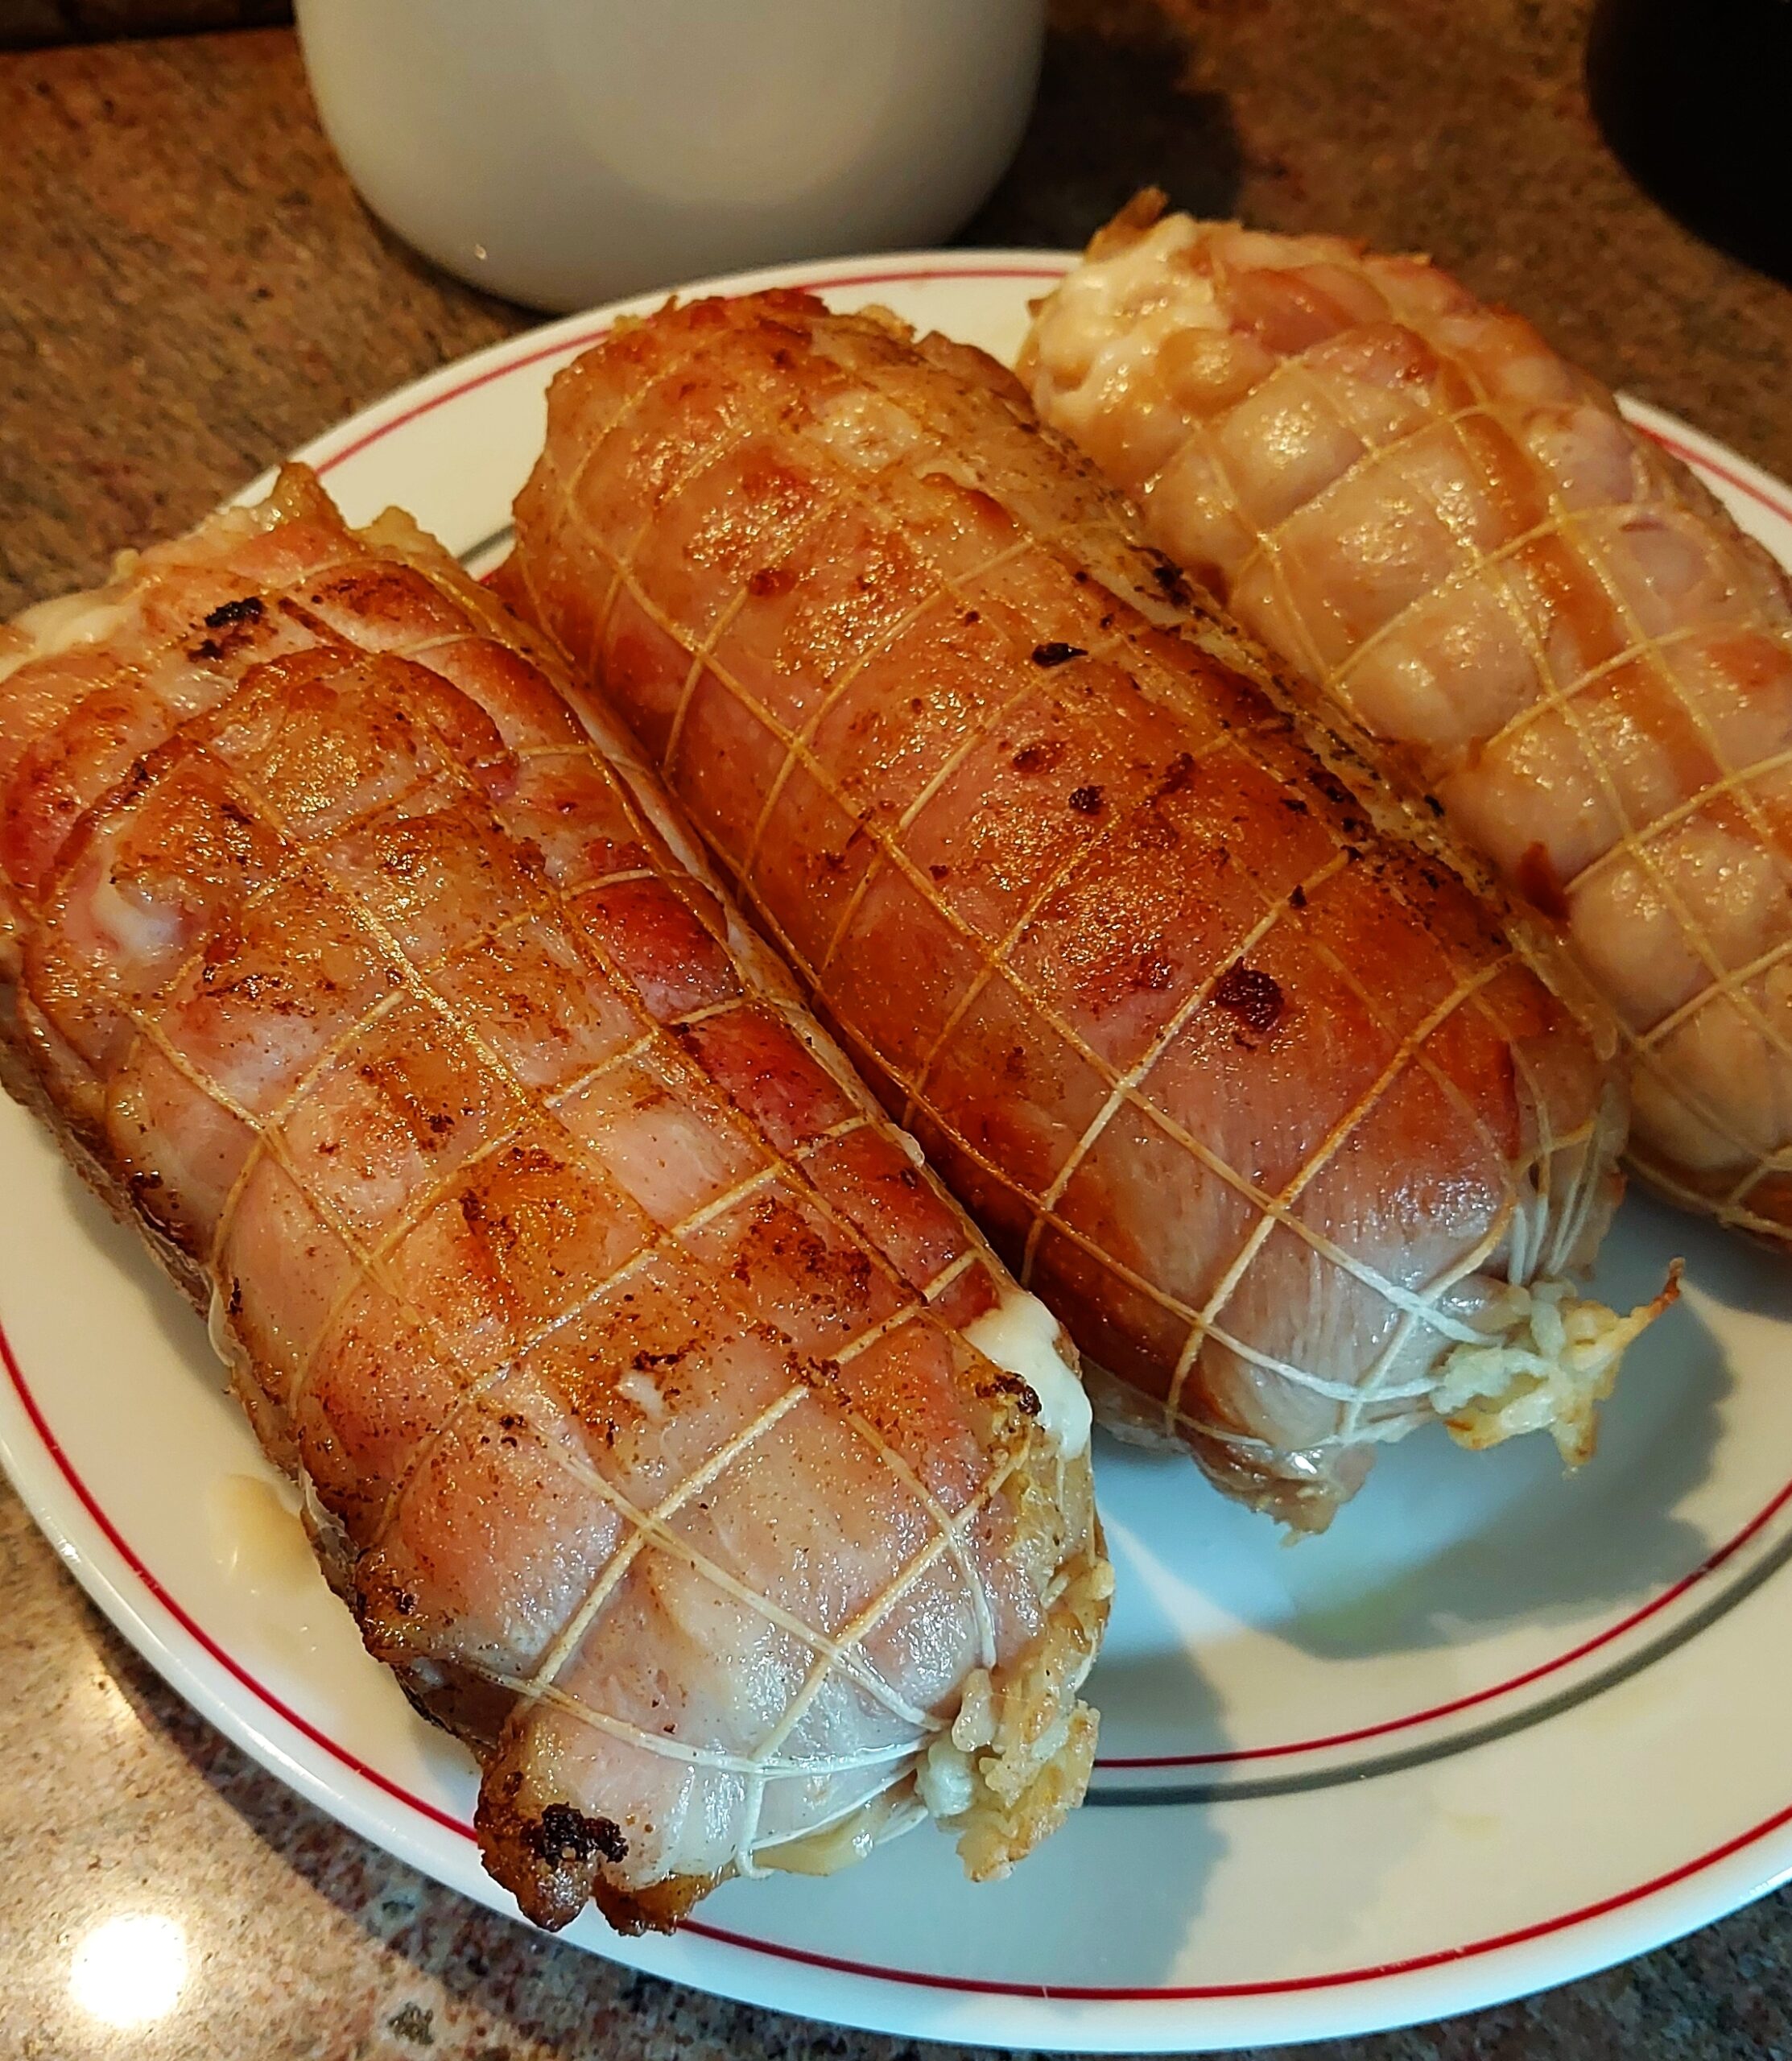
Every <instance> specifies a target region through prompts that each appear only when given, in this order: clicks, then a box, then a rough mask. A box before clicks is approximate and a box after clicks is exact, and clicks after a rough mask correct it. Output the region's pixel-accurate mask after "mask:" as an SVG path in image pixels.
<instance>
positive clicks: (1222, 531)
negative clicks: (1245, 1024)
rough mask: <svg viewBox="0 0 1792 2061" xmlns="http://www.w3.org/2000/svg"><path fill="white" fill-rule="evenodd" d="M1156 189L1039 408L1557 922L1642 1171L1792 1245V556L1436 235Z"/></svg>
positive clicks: (1088, 272) (1071, 293)
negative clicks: (1174, 205)
mask: <svg viewBox="0 0 1792 2061" xmlns="http://www.w3.org/2000/svg"><path fill="white" fill-rule="evenodd" d="M1162 204H1163V196H1162V194H1161V193H1154V192H1146V193H1142V194H1141V195H1139V196H1138V197H1137V198H1136V199H1135V200H1133V202H1132V203H1131V204H1129V206H1128V207H1127V208H1126V209H1125V210H1124V211H1123V212H1122V213H1121V214H1120V215H1119V216H1118V217H1116V219H1115V220H1114V221H1112V222H1111V223H1109V225H1108V226H1107V227H1106V228H1105V229H1103V230H1102V231H1101V232H1100V233H1099V234H1098V235H1097V236H1096V238H1095V240H1094V242H1092V244H1091V245H1090V246H1089V250H1088V259H1087V262H1085V263H1084V264H1083V265H1081V266H1078V267H1077V268H1076V270H1075V271H1072V272H1071V275H1069V277H1068V278H1067V279H1066V280H1065V282H1064V283H1063V286H1062V287H1059V289H1057V290H1056V291H1055V292H1053V293H1052V294H1051V295H1049V296H1048V297H1047V299H1045V300H1044V301H1043V302H1042V303H1041V304H1038V308H1037V310H1036V316H1035V320H1034V325H1033V328H1032V330H1031V332H1030V334H1029V336H1028V337H1027V339H1026V343H1025V345H1023V347H1022V353H1021V361H1020V362H1021V370H1022V374H1023V376H1024V377H1025V378H1026V380H1027V382H1028V384H1029V386H1030V390H1031V391H1032V394H1033V396H1034V400H1035V402H1036V403H1037V404H1038V407H1039V409H1040V411H1041V413H1042V414H1043V415H1044V417H1045V418H1046V419H1047V421H1048V422H1050V423H1052V425H1053V426H1054V427H1056V428H1058V429H1060V430H1062V431H1063V432H1064V433H1065V434H1066V435H1067V436H1072V437H1074V438H1075V439H1076V441H1077V443H1078V444H1079V445H1080V447H1081V448H1082V449H1083V450H1084V452H1086V453H1087V454H1088V456H1089V457H1090V458H1091V459H1092V460H1093V461H1094V462H1095V463H1096V464H1097V465H1099V466H1100V468H1101V469H1102V470H1103V472H1104V473H1105V474H1106V475H1107V476H1108V477H1109V478H1110V479H1111V480H1113V482H1114V483H1115V484H1116V485H1117V486H1120V487H1121V488H1123V489H1125V491H1126V492H1127V493H1129V494H1133V495H1135V496H1136V497H1137V498H1138V503H1139V506H1140V507H1141V509H1142V510H1143V513H1144V518H1145V522H1146V527H1147V530H1148V531H1149V534H1150V538H1151V540H1152V542H1153V543H1156V544H1158V546H1160V547H1162V549H1163V550H1164V551H1166V552H1168V553H1169V555H1170V556H1171V557H1172V558H1174V559H1175V560H1176V562H1177V563H1178V564H1180V565H1182V566H1183V567H1185V568H1187V569H1188V570H1189V572H1191V574H1193V575H1194V576H1195V577H1197V578H1199V579H1201V580H1204V581H1206V582H1207V583H1208V584H1209V585H1210V586H1211V587H1212V589H1213V591H1214V592H1215V593H1216V594H1219V595H1220V596H1221V597H1223V598H1224V601H1225V603H1226V605H1227V606H1228V608H1229V609H1231V610H1232V611H1233V613H1234V614H1235V615H1236V616H1237V617H1238V620H1239V621H1240V622H1242V623H1243V624H1244V625H1245V626H1246V627H1247V628H1248V629H1249V630H1251V631H1252V633H1253V634H1255V635H1257V636H1258V637H1261V638H1262V639H1263V641H1264V642H1265V643H1266V645H1267V646H1270V648H1271V649H1272V650H1274V651H1280V652H1282V653H1283V654H1285V655H1286V657H1287V659H1288V660H1289V663H1290V665H1292V666H1293V667H1295V668H1296V669H1297V674H1296V688H1297V692H1299V693H1301V694H1302V695H1303V698H1304V700H1305V703H1306V704H1307V706H1308V707H1309V708H1311V709H1312V711H1313V712H1314V714H1315V716H1316V717H1318V718H1319V720H1320V721H1323V722H1325V723H1326V724H1327V725H1330V726H1331V727H1332V728H1334V729H1338V730H1340V731H1341V732H1342V733H1344V735H1346V736H1348V737H1350V738H1351V739H1352V741H1353V742H1354V743H1355V744H1356V746H1357V748H1358V749H1359V750H1361V751H1362V752H1363V753H1364V754H1365V756H1366V757H1367V758H1369V759H1370V760H1371V761H1372V762H1373V763H1375V764H1377V766H1380V767H1381V768H1382V769H1383V770H1385V772H1386V773H1387V774H1388V775H1389V778H1390V779H1391V780H1393V781H1394V782H1395V783H1398V784H1399V785H1401V786H1402V787H1404V788H1405V789H1406V791H1408V792H1409V793H1411V794H1413V795H1422V796H1427V797H1429V798H1430V799H1431V802H1432V803H1433V804H1434V805H1435V806H1436V807H1438V808H1439V810H1440V811H1441V812H1443V815H1444V816H1445V817H1446V818H1447V821H1448V823H1449V825H1450V828H1451V832H1452V833H1453V834H1454V835H1455V836H1457V837H1459V838H1460V840H1461V841H1462V843H1463V844H1464V845H1465V846H1467V847H1468V848H1469V849H1472V850H1474V851H1475V852H1476V853H1480V855H1481V856H1482V857H1484V859H1485V860H1486V861H1489V862H1490V865H1491V866H1492V868H1493V869H1496V870H1497V874H1498V875H1499V877H1500V878H1501V879H1503V880H1504V881H1505V882H1506V883H1507V885H1508V886H1509V887H1511V888H1512V889H1513V890H1516V892H1517V894H1520V895H1522V897H1524V898H1525V899H1526V901H1528V902H1529V903H1530V905H1531V907H1533V908H1534V910H1535V911H1537V912H1538V915H1540V916H1541V917H1542V918H1543V919H1545V920H1546V922H1547V923H1548V924H1549V925H1550V927H1551V928H1552V929H1553V931H1555V936H1556V938H1557V940H1558V942H1559V947H1560V948H1563V949H1564V950H1565V951H1566V952H1568V953H1569V954H1571V955H1572V956H1574V957H1575V960H1577V961H1578V963H1579V966H1580V968H1581V969H1582V971H1583V973H1584V975H1585V977H1586V978H1587V980H1588V983H1589V985H1592V987H1593V988H1594V989H1596V991H1597V993H1599V994H1600V997H1602V998H1603V1000H1604V1002H1605V1003H1606V1004H1607V1005H1608V1007H1609V1009H1610V1010H1611V1012H1612V1015H1613V1017H1614V1018H1615V1019H1616V1021H1617V1024H1618V1026H1619V1029H1620V1032H1621V1036H1622V1038H1623V1040H1624V1044H1625V1056H1626V1059H1627V1060H1628V1062H1629V1065H1630V1068H1631V1070H1632V1080H1633V1091H1634V1097H1635V1125H1634V1128H1633V1133H1632V1138H1631V1164H1632V1166H1633V1167H1634V1168H1635V1170H1636V1171H1637V1172H1638V1173H1639V1174H1641V1175H1642V1176H1643V1178H1644V1179H1646V1180H1647V1181H1648V1182H1649V1183H1650V1184H1651V1185H1652V1186H1654V1187H1657V1188H1659V1189H1660V1190H1661V1191H1662V1192H1663V1193H1664V1194H1666V1195H1668V1196H1671V1197H1672V1198H1673V1199H1674V1200H1675V1201H1676V1202H1678V1203H1681V1204H1685V1205H1686V1206H1687V1207H1689V1208H1694V1209H1698V1210H1701V1211H1704V1212H1708V1213H1709V1214H1711V1216H1715V1217H1716V1218H1717V1220H1719V1221H1720V1222H1721V1223H1724V1224H1728V1225H1734V1226H1736V1228H1738V1229H1743V1230H1745V1231H1748V1232H1750V1233H1753V1234H1754V1235H1755V1236H1757V1237H1761V1238H1763V1239H1765V1240H1767V1241H1769V1242H1770V1243H1771V1244H1773V1245H1778V1246H1782V1247H1787V1248H1792V581H1789V580H1788V578H1787V576H1786V573H1785V572H1784V571H1782V568H1780V567H1779V566H1778V564H1775V563H1774V561H1773V559H1772V558H1771V557H1770V556H1769V555H1768V554H1767V553H1766V552H1765V551H1763V550H1762V549H1761V547H1759V546H1758V545H1757V544H1756V543H1753V541H1752V540H1750V539H1748V538H1747V537H1745V536H1744V535H1743V534H1742V533H1741V531H1740V530H1739V529H1738V528H1737V527H1736V523H1735V522H1733V521H1732V519H1731V518H1730V517H1729V516H1728V514H1726V513H1725V511H1724V510H1723V509H1722V508H1721V507H1720V506H1719V505H1718V503H1717V502H1716V501H1715V500H1714V499H1713V498H1712V497H1711V494H1709V493H1708V492H1707V490H1706V489H1705V488H1704V487H1703V485H1700V484H1699V481H1697V480H1696V479H1695V478H1694V477H1693V476H1692V474H1691V473H1690V472H1688V471H1687V469H1686V467H1685V466H1684V465H1681V464H1680V463H1679V462H1678V460H1677V459H1675V458H1674V457H1673V456H1670V453H1669V452H1667V451H1666V450H1665V449H1664V448H1662V446H1661V445H1660V444H1658V443H1657V442H1656V441H1655V440H1654V439H1653V438H1651V437H1650V436H1645V435H1644V434H1643V432H1641V430H1639V429H1637V428H1636V427H1633V426H1632V425H1630V424H1629V423H1627V422H1626V421H1625V419H1624V418H1623V416H1622V415H1621V414H1620V413H1619V411H1618V407H1617V403H1616V401H1615V400H1614V399H1613V398H1612V394H1610V393H1609V392H1608V391H1607V390H1606V389H1604V387H1602V386H1600V384H1599V383H1598V382H1597V381H1596V380H1594V379H1592V378H1589V377H1588V375H1587V374H1585V373H1583V372H1582V371H1580V370H1578V369H1577V368H1576V367H1575V366H1572V365H1571V364H1569V363H1567V361H1565V360H1564V359H1563V358H1562V357H1559V355H1558V354H1557V353H1556V352H1555V351H1554V350H1553V349H1551V348H1550V345H1548V344H1547V343H1546V341H1544V339H1543V338H1542V337H1540V336H1539V335H1538V333H1537V332H1536V331H1535V330H1534V329H1533V328H1531V326H1530V324H1529V323H1527V322H1526V321H1524V320H1522V319H1521V318H1520V317H1519V316H1517V315H1515V314H1513V313H1512V312H1510V311H1509V310H1508V309H1505V308H1500V307H1497V306H1495V305H1491V304H1486V303H1483V302H1480V301H1477V300H1476V299H1475V298H1474V296H1473V295H1472V294H1470V293H1469V292H1468V291H1467V290H1466V288H1464V287H1463V286H1461V285H1460V283H1458V282H1457V281H1455V280H1454V279H1451V278H1450V276H1449V275H1447V273H1445V272H1443V271H1439V270H1438V269H1437V268H1436V267H1435V266H1432V265H1431V263H1430V262H1428V261H1427V259H1425V258H1416V257H1409V256H1395V255H1393V254H1388V253H1382V252H1376V251H1370V250H1365V249H1364V248H1363V247H1362V246H1361V245H1359V244H1356V243H1353V242H1347V241H1346V240H1345V239H1344V238H1343V237H1336V236H1276V235H1270V234H1266V233H1262V232H1261V231H1258V230H1255V229H1245V228H1242V227H1241V226H1240V225H1238V224H1237V223H1230V222H1203V221H1192V220H1191V218H1190V217H1187V215H1167V216H1166V215H1164V214H1163V213H1162Z"/></svg>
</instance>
